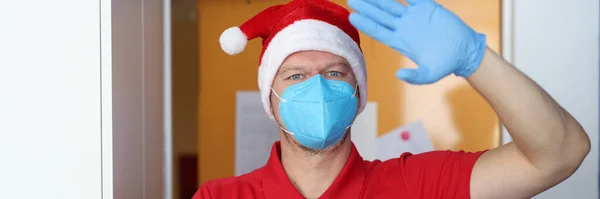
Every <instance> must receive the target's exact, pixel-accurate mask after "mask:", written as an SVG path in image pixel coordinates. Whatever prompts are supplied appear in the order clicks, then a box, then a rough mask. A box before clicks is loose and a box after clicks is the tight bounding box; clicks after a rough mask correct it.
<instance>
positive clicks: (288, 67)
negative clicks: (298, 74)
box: [277, 65, 302, 74]
mask: <svg viewBox="0 0 600 199" xmlns="http://www.w3.org/2000/svg"><path fill="white" fill-rule="evenodd" d="M301 70H302V67H301V66H295V65H284V66H282V67H281V68H280V69H279V72H277V74H283V73H285V72H288V71H301Z"/></svg>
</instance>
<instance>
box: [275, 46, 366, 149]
mask: <svg viewBox="0 0 600 199" xmlns="http://www.w3.org/2000/svg"><path fill="white" fill-rule="evenodd" d="M318 74H320V75H321V76H323V78H325V79H331V80H338V81H345V82H348V83H349V84H350V85H352V86H353V87H354V88H356V77H355V76H354V72H352V68H351V67H350V64H349V63H348V61H346V59H344V58H342V57H340V56H337V55H334V54H331V53H327V52H322V51H303V52H297V53H294V54H292V55H290V56H288V57H287V58H286V59H285V61H284V62H283V63H282V64H281V67H279V71H278V72H277V74H276V75H275V78H274V80H273V85H272V86H273V90H274V91H275V92H277V94H278V95H280V96H281V95H282V94H283V91H284V90H285V89H286V88H287V87H289V86H291V85H294V84H297V83H300V82H303V81H305V80H307V79H309V78H311V77H313V76H315V75H318ZM270 100H271V108H272V110H273V115H274V116H275V119H276V120H277V122H278V123H279V125H281V126H282V127H283V128H285V129H287V127H286V126H285V125H284V124H283V122H281V121H282V120H281V116H280V115H279V101H280V100H279V98H277V97H276V96H275V95H274V94H273V92H271V96H270ZM284 134H285V136H286V139H287V141H291V142H292V143H294V144H295V145H297V146H299V147H301V148H303V149H305V150H307V151H312V152H318V151H316V150H313V149H309V148H307V147H304V146H302V145H300V143H298V141H296V139H294V138H293V137H292V136H290V135H288V134H287V133H284ZM344 137H347V136H344ZM344 139H345V138H343V139H342V141H343V140H344ZM282 141H283V140H282ZM340 142H341V141H340ZM338 144H339V143H338ZM336 145H337V144H336Z"/></svg>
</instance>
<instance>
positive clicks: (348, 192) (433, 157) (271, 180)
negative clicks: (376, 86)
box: [192, 142, 483, 199]
mask: <svg viewBox="0 0 600 199" xmlns="http://www.w3.org/2000/svg"><path fill="white" fill-rule="evenodd" d="M482 153H483V152H477V153H468V152H462V151H460V152H451V151H433V152H427V153H422V154H418V155H412V154H410V153H404V154H402V155H401V156H400V157H399V158H395V159H390V160H387V161H384V162H381V161H379V160H377V161H372V162H371V161H365V160H363V159H362V157H361V156H360V154H358V151H357V150H356V147H355V146H354V145H352V152H351V153H350V157H349V158H348V161H347V162H346V165H345V166H344V168H343V169H342V171H341V172H340V174H339V175H338V176H337V178H336V179H335V180H334V181H333V184H332V185H331V186H330V187H329V188H328V189H327V191H325V193H323V195H322V196H321V197H319V198H321V199H329V198H331V199H334V198H343V199H353V198H377V199H380V198H424V199H429V198H444V199H452V198H470V196H469V183H470V179H471V171H472V170H473V165H474V164H475V161H477V158H479V156H480V155H481V154H482ZM280 154H281V152H280V146H279V142H276V143H275V144H273V148H272V150H271V157H270V158H269V161H268V162H267V165H266V166H264V167H262V168H259V169H257V170H255V171H253V172H250V173H248V174H244V175H242V176H238V177H230V178H223V179H218V180H213V181H209V182H207V183H205V184H203V185H202V186H200V189H198V192H197V193H196V195H194V197H193V198H192V199H201V198H202V199H209V198H219V199H221V198H226V199H229V198H232V199H249V198H255V199H283V198H285V199H303V198H304V197H303V196H302V195H301V194H300V192H299V191H298V190H296V188H295V187H294V186H293V185H292V183H291V182H290V180H289V179H288V177H287V175H286V173H285V170H283V166H282V165H281V161H280V157H279V156H280Z"/></svg>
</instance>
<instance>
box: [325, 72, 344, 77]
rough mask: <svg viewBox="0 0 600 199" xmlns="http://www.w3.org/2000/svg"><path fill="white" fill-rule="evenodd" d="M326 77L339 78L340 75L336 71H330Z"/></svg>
mask: <svg viewBox="0 0 600 199" xmlns="http://www.w3.org/2000/svg"><path fill="white" fill-rule="evenodd" d="M327 76H331V77H341V76H342V73H340V72H338V71H330V72H327Z"/></svg>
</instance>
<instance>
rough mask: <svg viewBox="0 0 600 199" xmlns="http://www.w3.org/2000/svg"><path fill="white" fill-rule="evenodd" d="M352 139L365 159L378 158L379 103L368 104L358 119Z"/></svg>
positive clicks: (354, 125)
mask: <svg viewBox="0 0 600 199" xmlns="http://www.w3.org/2000/svg"><path fill="white" fill-rule="evenodd" d="M350 138H351V139H352V142H353V143H354V145H355V146H356V149H357V150H358V152H359V153H360V155H361V156H362V157H363V159H365V160H375V159H376V158H377V103H375V102H368V103H367V106H366V108H365V110H364V111H363V112H362V113H361V114H360V115H359V116H358V117H356V120H355V121H354V124H353V125H352V134H351V136H350Z"/></svg>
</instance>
